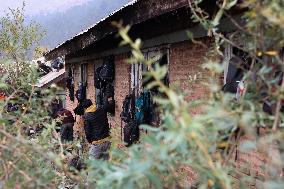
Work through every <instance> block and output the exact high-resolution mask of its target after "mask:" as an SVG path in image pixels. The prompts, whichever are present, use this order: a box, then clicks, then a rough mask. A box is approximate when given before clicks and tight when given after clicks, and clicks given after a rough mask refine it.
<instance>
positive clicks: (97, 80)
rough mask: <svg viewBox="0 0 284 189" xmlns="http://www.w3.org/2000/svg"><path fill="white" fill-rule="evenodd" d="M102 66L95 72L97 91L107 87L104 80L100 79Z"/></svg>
mask: <svg viewBox="0 0 284 189" xmlns="http://www.w3.org/2000/svg"><path fill="white" fill-rule="evenodd" d="M102 68H103V67H102V66H101V67H98V68H97V69H96V70H95V74H94V85H95V87H96V89H102V88H103V86H105V84H104V82H103V80H102V79H101V78H100V72H101V70H102Z"/></svg>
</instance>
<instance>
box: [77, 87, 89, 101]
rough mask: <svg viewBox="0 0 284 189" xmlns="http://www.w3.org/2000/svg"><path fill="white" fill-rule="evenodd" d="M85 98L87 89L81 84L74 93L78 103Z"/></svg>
mask: <svg viewBox="0 0 284 189" xmlns="http://www.w3.org/2000/svg"><path fill="white" fill-rule="evenodd" d="M86 97H87V87H86V86H84V85H83V84H81V85H80V86H79V88H78V90H77V91H76V98H77V100H78V101H79V102H83V101H84V100H85V99H86Z"/></svg>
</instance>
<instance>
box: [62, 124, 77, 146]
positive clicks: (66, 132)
mask: <svg viewBox="0 0 284 189" xmlns="http://www.w3.org/2000/svg"><path fill="white" fill-rule="evenodd" d="M73 126H74V124H73V123H68V124H63V125H62V126H61V130H60V138H61V141H62V142H65V141H73Z"/></svg>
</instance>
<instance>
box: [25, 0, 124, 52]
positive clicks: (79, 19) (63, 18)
mask: <svg viewBox="0 0 284 189" xmlns="http://www.w3.org/2000/svg"><path fill="white" fill-rule="evenodd" d="M128 2H129V0H92V1H90V2H88V3H86V4H83V5H80V6H74V7H72V8H70V9H68V10H67V11H65V12H57V13H50V14H46V15H37V16H33V17H31V18H30V19H32V20H33V21H36V22H37V23H39V24H40V25H41V26H42V28H43V29H44V30H45V31H46V36H45V37H44V39H43V40H42V43H41V45H42V46H44V47H48V48H54V47H55V46H57V45H58V44H60V43H62V42H64V41H66V40H67V39H69V38H71V37H72V36H74V35H76V34H77V33H79V32H81V31H82V30H84V29H86V28H88V27H90V26H91V25H93V24H94V23H96V22H97V21H99V20H101V19H102V18H104V17H106V16H107V15H109V14H110V13H112V12H113V11H114V10H117V9H119V8H120V7H122V6H123V5H125V4H126V3H128ZM58 9H60V7H58Z"/></svg>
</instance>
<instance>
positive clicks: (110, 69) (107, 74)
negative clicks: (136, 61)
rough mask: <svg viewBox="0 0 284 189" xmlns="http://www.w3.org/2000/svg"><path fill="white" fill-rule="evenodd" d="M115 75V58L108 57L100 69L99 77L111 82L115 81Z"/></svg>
mask: <svg viewBox="0 0 284 189" xmlns="http://www.w3.org/2000/svg"><path fill="white" fill-rule="evenodd" d="M114 76H115V65H114V58H113V57H112V56H111V57H107V58H105V60H104V64H103V66H102V68H101V70H100V74H99V77H100V79H101V80H102V81H104V82H107V83H111V82H113V81H114Z"/></svg>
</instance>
